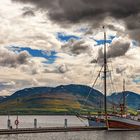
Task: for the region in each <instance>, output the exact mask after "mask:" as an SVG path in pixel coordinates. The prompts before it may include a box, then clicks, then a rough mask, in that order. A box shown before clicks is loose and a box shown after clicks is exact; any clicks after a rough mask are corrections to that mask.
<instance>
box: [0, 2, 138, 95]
mask: <svg viewBox="0 0 140 140" xmlns="http://www.w3.org/2000/svg"><path fill="white" fill-rule="evenodd" d="M0 4H1V8H0V27H1V30H0V36H1V39H0V46H2V47H1V49H0V65H1V66H0V79H1V80H0V82H1V83H5V88H4V89H3V90H1V94H2V95H4V94H12V93H13V92H15V91H16V90H18V89H21V88H25V87H31V86H56V85H60V84H70V83H75V84H87V85H92V83H93V81H94V80H95V78H96V76H97V74H98V72H99V70H100V66H99V65H98V64H96V63H91V61H92V60H93V59H97V55H98V50H99V49H100V48H102V47H103V45H100V46H96V41H94V39H97V40H102V39H103V31H102V29H101V30H98V29H91V34H86V33H85V32H81V31H80V29H82V28H86V27H87V26H88V24H79V25H78V26H77V25H74V26H71V27H69V28H68V27H67V28H65V29H64V28H62V27H59V26H58V25H57V24H55V23H53V22H51V21H50V20H49V19H48V18H47V17H46V15H45V16H44V13H43V12H42V11H37V10H36V9H35V7H33V6H32V5H29V4H28V5H27V4H26V5H20V4H17V3H11V1H10V0H1V1H0ZM27 7H28V8H27ZM30 9H32V12H33V13H34V15H33V13H32V14H30V16H23V14H24V13H25V10H26V11H28V10H30ZM105 22H107V23H108V24H110V25H112V24H113V25H114V24H115V25H116V30H115V29H114V30H111V28H110V29H109V30H107V39H109V37H110V36H116V38H115V39H114V40H113V42H117V41H118V40H122V39H123V41H121V42H128V41H130V39H129V36H128V35H127V34H126V33H124V31H125V27H124V25H123V23H119V22H117V21H114V23H112V20H110V19H107V20H106V21H105ZM105 24H106V23H105ZM110 27H111V26H110ZM87 28H88V27H87ZM89 29H90V28H89ZM58 32H64V33H66V34H70V35H71V34H72V35H76V36H78V37H81V40H79V41H74V42H71V43H70V42H68V43H66V44H64V43H62V42H60V41H59V40H57V37H56V35H57V33H58ZM11 45H17V46H19V47H20V46H27V47H31V48H34V49H39V50H46V51H49V50H56V51H57V52H58V54H57V57H58V58H57V59H56V61H55V62H54V63H53V64H46V63H43V62H44V61H46V59H45V58H37V57H31V56H29V57H27V59H26V61H25V62H26V63H23V64H22V65H21V63H19V61H17V60H18V56H20V54H22V53H23V52H22V53H19V54H16V53H14V52H12V50H7V48H4V47H5V46H11ZM64 45H65V47H66V48H65V49H64ZM118 47H119V44H118ZM2 50H4V52H5V53H4V54H6V55H2ZM24 53H25V52H24ZM110 53H111V52H110ZM113 53H114V54H115V53H116V52H113ZM7 54H8V55H7ZM111 54H112V53H111ZM111 54H110V55H111ZM139 54H140V47H135V48H134V47H133V46H131V47H130V49H129V50H128V51H127V52H126V53H125V55H122V56H119V57H117V58H112V59H111V60H112V63H113V68H114V71H113V73H114V76H113V78H114V82H115V83H114V84H115V85H116V88H117V89H118V90H119V91H120V90H121V85H122V79H121V77H122V73H124V77H127V78H126V79H127V90H132V91H136V92H140V87H139V86H138V84H136V83H134V81H133V80H134V78H135V77H136V75H140V63H139V62H140V55H139ZM25 56H26V55H25ZM4 58H6V59H4ZM2 60H3V61H2ZM5 60H8V61H9V63H8V65H3V64H6V63H1V62H4V61H5ZM5 62H7V61H5ZM17 62H18V63H17ZM12 64H14V65H16V66H14V67H11V66H12ZM2 66H4V67H2ZM109 66H110V68H111V64H109ZM101 80H102V79H101V77H100V80H99V81H98V82H97V86H96V87H98V88H99V87H100V85H102V84H101ZM6 85H7V86H6ZM109 86H110V85H109Z"/></svg>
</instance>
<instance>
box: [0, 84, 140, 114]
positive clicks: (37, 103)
mask: <svg viewBox="0 0 140 140" xmlns="http://www.w3.org/2000/svg"><path fill="white" fill-rule="evenodd" d="M89 92H91V93H90V96H89V97H88V94H89ZM125 96H126V104H127V106H128V108H132V109H135V110H136V109H138V107H139V105H140V95H139V94H137V93H134V92H130V91H125ZM87 97H88V98H87ZM121 98H122V93H113V94H112V95H111V96H108V97H107V101H108V102H107V106H108V110H110V111H111V110H112V101H114V102H115V103H116V105H117V104H118V105H119V102H120V101H121ZM103 101H104V95H103V94H102V93H101V92H100V91H98V90H96V89H93V88H91V87H89V86H85V85H76V84H75V85H74V84H70V85H60V86H57V87H32V88H25V89H22V90H19V91H17V92H15V93H14V94H12V95H11V96H8V97H5V98H4V97H1V98H0V114H7V113H8V112H10V113H11V114H17V112H18V114H75V113H78V112H79V111H80V112H81V113H82V114H87V113H88V112H91V113H97V112H98V111H102V112H103V105H104V102H103Z"/></svg>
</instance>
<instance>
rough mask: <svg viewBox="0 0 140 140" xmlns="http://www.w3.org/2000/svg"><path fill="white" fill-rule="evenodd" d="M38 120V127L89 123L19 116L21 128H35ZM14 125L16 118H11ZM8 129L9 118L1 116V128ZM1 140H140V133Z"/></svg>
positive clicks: (47, 135) (2, 138) (23, 136)
mask: <svg viewBox="0 0 140 140" xmlns="http://www.w3.org/2000/svg"><path fill="white" fill-rule="evenodd" d="M34 118H37V120H38V127H47V126H64V119H65V118H67V119H68V125H69V126H77V125H78V126H80V125H81V126H84V125H87V121H84V122H82V121H80V120H79V119H77V118H76V117H75V116H19V121H20V125H19V127H21V128H26V127H33V119H34ZM10 119H11V121H12V125H13V127H15V126H14V120H15V119H16V116H11V117H10ZM6 127H7V116H0V128H6ZM0 140H140V131H125V132H122V131H118V132H116V131H115V132H113V131H110V132H108V131H89V132H64V133H63V132H61V133H41V134H20V135H1V136H0Z"/></svg>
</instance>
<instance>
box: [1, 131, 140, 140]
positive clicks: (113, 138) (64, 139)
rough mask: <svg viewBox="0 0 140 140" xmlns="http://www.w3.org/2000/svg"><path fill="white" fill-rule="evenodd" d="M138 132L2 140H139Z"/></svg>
mask: <svg viewBox="0 0 140 140" xmlns="http://www.w3.org/2000/svg"><path fill="white" fill-rule="evenodd" d="M139 139H140V132H138V131H125V132H120V131H119V132H118V131H114V132H113V131H111V132H108V131H89V132H65V133H41V134H22V135H4V136H0V140H139Z"/></svg>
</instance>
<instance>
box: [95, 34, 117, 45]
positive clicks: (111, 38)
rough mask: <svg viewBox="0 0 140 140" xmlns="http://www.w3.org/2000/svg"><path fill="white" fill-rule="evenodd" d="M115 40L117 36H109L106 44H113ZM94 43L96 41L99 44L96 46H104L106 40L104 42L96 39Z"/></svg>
mask: <svg viewBox="0 0 140 140" xmlns="http://www.w3.org/2000/svg"><path fill="white" fill-rule="evenodd" d="M114 38H115V36H109V39H107V40H106V43H109V44H111V43H112V41H113V39H114ZM94 41H96V43H97V44H96V46H98V45H103V44H104V39H102V40H96V39H94Z"/></svg>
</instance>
